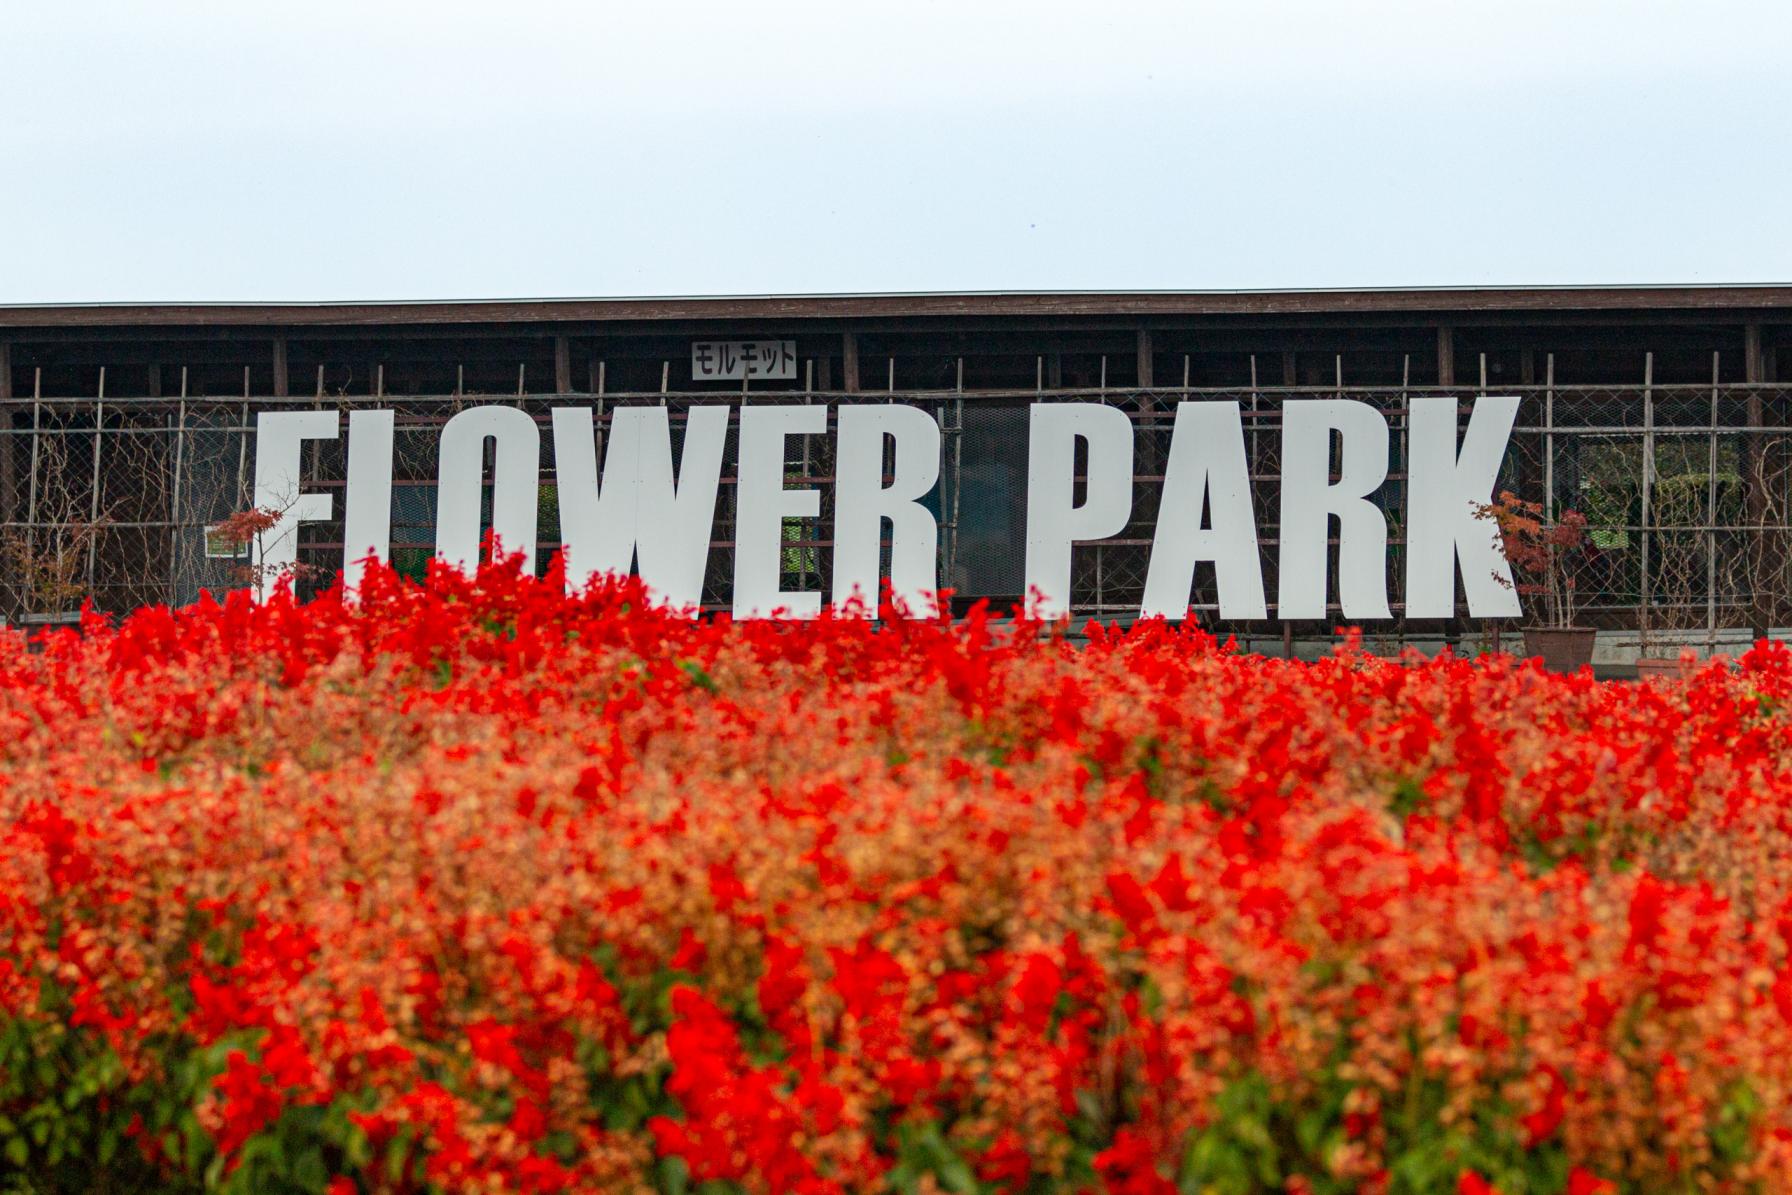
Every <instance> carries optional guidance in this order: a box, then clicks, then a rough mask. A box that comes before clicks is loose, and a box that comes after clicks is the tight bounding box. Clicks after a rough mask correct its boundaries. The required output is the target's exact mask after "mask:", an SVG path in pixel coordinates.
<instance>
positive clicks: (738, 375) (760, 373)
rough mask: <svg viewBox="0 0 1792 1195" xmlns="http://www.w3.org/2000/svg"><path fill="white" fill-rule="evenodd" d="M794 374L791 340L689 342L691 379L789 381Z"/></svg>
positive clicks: (794, 365)
mask: <svg viewBox="0 0 1792 1195" xmlns="http://www.w3.org/2000/svg"><path fill="white" fill-rule="evenodd" d="M794 377H796V341H794V340H695V341H692V342H691V380H692V381H694V382H738V381H741V380H742V379H743V378H768V379H771V380H773V381H778V380H784V381H788V380H790V379H792V378H794Z"/></svg>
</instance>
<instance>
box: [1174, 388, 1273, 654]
mask: <svg viewBox="0 0 1792 1195" xmlns="http://www.w3.org/2000/svg"><path fill="white" fill-rule="evenodd" d="M1203 509H1205V511H1206V515H1207V519H1206V522H1207V526H1205V527H1203V526H1202V525H1201V523H1202V518H1201V515H1202V511H1203ZM1198 560H1211V561H1213V575H1214V580H1215V582H1216V584H1217V585H1218V587H1219V596H1220V617H1221V618H1267V617H1268V616H1269V614H1268V610H1267V608H1266V607H1265V605H1264V601H1263V565H1262V562H1261V561H1259V560H1258V559H1257V516H1256V514H1255V512H1254V511H1253V510H1252V509H1251V477H1250V467H1249V466H1248V465H1247V464H1246V462H1245V454H1244V424H1243V422H1242V420H1241V419H1240V417H1239V412H1238V404H1237V403H1236V402H1184V403H1177V404H1176V423H1175V426H1174V428H1173V429H1172V430H1171V433H1170V459H1169V462H1168V464H1167V465H1166V466H1165V468H1164V494H1163V500H1162V502H1161V503H1159V505H1158V511H1157V535H1156V537H1155V538H1154V539H1153V540H1152V542H1151V563H1150V564H1149V565H1148V566H1147V567H1146V570H1145V604H1144V609H1143V611H1142V613H1143V615H1144V616H1145V617H1146V618H1150V617H1152V616H1153V615H1161V616H1162V617H1164V618H1169V619H1179V618H1181V617H1182V616H1183V615H1185V614H1187V613H1188V599H1189V590H1190V588H1191V587H1192V586H1193V584H1194V578H1195V562H1196V561H1198Z"/></svg>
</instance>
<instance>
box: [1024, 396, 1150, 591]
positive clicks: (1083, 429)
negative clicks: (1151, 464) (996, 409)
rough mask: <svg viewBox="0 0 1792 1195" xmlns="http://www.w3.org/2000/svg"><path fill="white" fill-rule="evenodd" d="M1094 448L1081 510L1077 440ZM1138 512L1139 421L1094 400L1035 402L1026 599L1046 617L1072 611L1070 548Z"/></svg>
mask: <svg viewBox="0 0 1792 1195" xmlns="http://www.w3.org/2000/svg"><path fill="white" fill-rule="evenodd" d="M1078 440H1081V441H1083V442H1084V443H1085V444H1087V445H1088V447H1089V470H1088V475H1087V485H1086V487H1085V492H1084V495H1083V504H1082V505H1081V506H1076V505H1074V504H1073V503H1074V502H1075V499H1076V442H1077V441H1078ZM1131 514H1132V420H1131V419H1129V418H1127V415H1126V412H1125V411H1122V410H1120V409H1119V408H1118V407H1110V406H1106V405H1104V404H1102V403H1093V402H1067V403H1037V402H1036V403H1034V404H1033V408H1032V417H1031V420H1030V423H1029V427H1028V433H1027V573H1026V576H1027V600H1028V602H1029V603H1030V602H1033V601H1037V602H1038V603H1039V604H1038V607H1037V609H1038V612H1039V615H1040V617H1042V618H1062V617H1064V616H1065V615H1066V614H1069V613H1070V546H1071V544H1073V543H1075V542H1076V541H1077V540H1090V539H1106V538H1107V537H1108V536H1110V535H1114V534H1117V533H1118V532H1119V531H1120V530H1121V529H1122V528H1124V527H1125V526H1126V520H1127V518H1128V517H1130V516H1131Z"/></svg>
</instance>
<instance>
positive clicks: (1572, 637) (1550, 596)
mask: <svg viewBox="0 0 1792 1195" xmlns="http://www.w3.org/2000/svg"><path fill="white" fill-rule="evenodd" d="M1475 516H1476V517H1477V518H1482V519H1486V520H1488V521H1489V522H1491V523H1493V524H1494V528H1495V532H1494V533H1495V536H1496V539H1495V541H1494V542H1495V543H1497V544H1498V545H1499V547H1500V550H1501V551H1502V552H1503V553H1504V554H1505V557H1506V560H1507V562H1508V563H1509V564H1511V566H1512V574H1513V581H1512V582H1510V583H1511V584H1515V585H1516V586H1517V588H1518V592H1519V593H1520V594H1521V595H1524V596H1527V597H1530V598H1532V599H1533V600H1532V601H1531V602H1530V603H1529V605H1530V613H1531V617H1532V621H1531V622H1530V624H1529V625H1527V626H1526V627H1525V628H1524V648H1525V654H1527V655H1532V656H1539V657H1541V658H1542V660H1543V666H1544V667H1545V668H1548V669H1549V670H1550V671H1551V672H1574V671H1577V670H1578V669H1581V668H1584V667H1586V666H1587V665H1588V664H1590V663H1592V662H1593V640H1594V637H1595V635H1596V632H1595V631H1594V629H1593V628H1592V627H1583V626H1579V625H1577V624H1576V623H1575V587H1574V568H1573V566H1574V564H1575V563H1576V561H1577V559H1578V558H1579V557H1581V556H1584V555H1585V553H1586V546H1587V519H1586V516H1585V515H1582V514H1581V513H1580V512H1578V511H1573V510H1566V511H1563V512H1562V513H1561V515H1560V516H1559V517H1558V518H1557V519H1556V520H1555V522H1553V523H1551V522H1549V521H1548V520H1547V519H1546V517H1545V515H1544V511H1543V507H1542V506H1541V505H1540V504H1538V503H1536V502H1527V501H1525V500H1524V499H1523V498H1520V497H1518V495H1516V494H1514V493H1512V492H1511V491H1509V490H1502V491H1501V492H1500V496H1499V498H1498V499H1497V500H1496V501H1494V502H1489V503H1486V504H1484V505H1481V506H1477V507H1476V508H1475ZM1499 579H1500V580H1501V581H1502V582H1505V578H1504V577H1501V578H1499Z"/></svg>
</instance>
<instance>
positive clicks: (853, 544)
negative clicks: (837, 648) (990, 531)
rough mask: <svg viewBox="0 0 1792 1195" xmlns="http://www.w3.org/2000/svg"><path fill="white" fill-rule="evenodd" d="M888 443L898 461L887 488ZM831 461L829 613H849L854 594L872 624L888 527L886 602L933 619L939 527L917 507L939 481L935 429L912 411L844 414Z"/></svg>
mask: <svg viewBox="0 0 1792 1195" xmlns="http://www.w3.org/2000/svg"><path fill="white" fill-rule="evenodd" d="M886 441H887V442H889V443H890V444H891V445H892V446H893V447H894V458H893V459H894V461H895V464H894V466H893V468H892V471H891V473H892V476H891V480H890V484H889V485H888V486H885V485H884V484H883V480H884V444H885V442H886ZM834 459H835V461H836V467H835V474H836V475H837V477H838V480H837V481H836V483H835V486H834V585H833V589H834V605H835V606H836V607H844V606H847V605H848V604H849V603H850V602H851V599H852V598H853V596H854V595H855V594H856V595H857V596H858V598H859V599H860V600H861V602H862V603H863V604H862V607H861V608H862V610H863V612H864V613H865V614H866V616H868V617H876V615H877V602H878V597H879V586H878V579H879V563H880V560H881V558H882V556H883V551H882V542H881V541H882V539H883V524H884V521H885V520H886V519H887V520H889V523H890V592H891V595H892V596H893V597H895V598H896V599H897V600H898V601H900V602H901V603H902V604H903V605H905V606H906V607H907V608H908V610H909V612H911V613H913V614H915V615H917V616H920V617H930V616H932V614H933V613H934V601H933V599H934V594H935V593H936V592H937V591H938V590H939V564H938V561H939V538H940V535H939V524H938V523H937V522H936V521H935V519H934V517H933V514H932V512H930V511H929V510H928V509H927V508H926V507H925V506H922V505H921V499H922V498H924V497H926V496H927V492H928V491H929V490H931V489H933V486H934V483H935V482H937V481H938V480H939V478H940V425H939V424H937V423H935V422H934V421H933V416H931V415H929V414H928V413H927V412H926V411H923V410H920V409H919V408H917V407H900V406H849V407H841V408H840V431H839V442H838V445H837V447H836V448H835V453H834Z"/></svg>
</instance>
